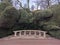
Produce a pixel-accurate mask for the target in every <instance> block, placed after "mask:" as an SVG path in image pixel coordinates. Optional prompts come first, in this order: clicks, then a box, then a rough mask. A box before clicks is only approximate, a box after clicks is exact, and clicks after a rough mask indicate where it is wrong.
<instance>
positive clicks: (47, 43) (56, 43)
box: [0, 39, 60, 45]
mask: <svg viewBox="0 0 60 45" xmlns="http://www.w3.org/2000/svg"><path fill="white" fill-rule="evenodd" d="M0 45H60V40H57V39H11V40H4V39H0Z"/></svg>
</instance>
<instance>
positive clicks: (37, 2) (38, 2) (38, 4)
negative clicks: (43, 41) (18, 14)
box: [34, 0, 40, 10]
mask: <svg viewBox="0 0 60 45" xmlns="http://www.w3.org/2000/svg"><path fill="white" fill-rule="evenodd" d="M34 3H35V4H36V6H37V10H38V8H39V6H40V0H36V1H34Z"/></svg>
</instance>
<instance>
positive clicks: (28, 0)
mask: <svg viewBox="0 0 60 45" xmlns="http://www.w3.org/2000/svg"><path fill="white" fill-rule="evenodd" d="M29 2H30V0H27V5H28V8H29Z"/></svg>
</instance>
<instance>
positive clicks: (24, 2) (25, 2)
mask: <svg viewBox="0 0 60 45" xmlns="http://www.w3.org/2000/svg"><path fill="white" fill-rule="evenodd" d="M15 1H16V0H13V5H14V7H16V8H17V9H19V5H16V6H15V4H14V3H15ZM33 1H36V0H30V8H31V6H32V5H35V3H34V2H33ZM20 2H22V6H24V4H27V0H20ZM35 6H36V5H35Z"/></svg>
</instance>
